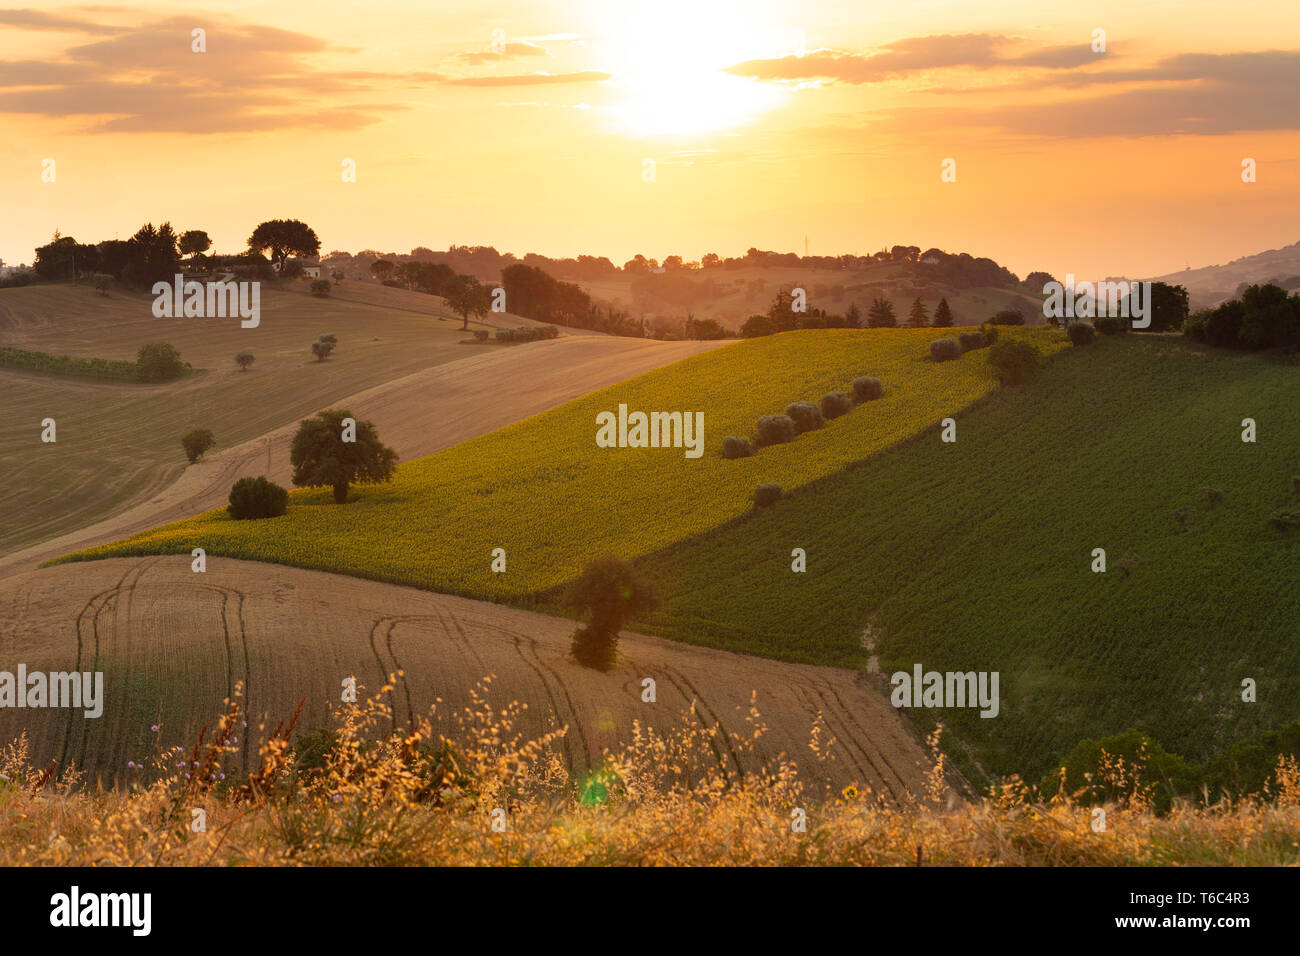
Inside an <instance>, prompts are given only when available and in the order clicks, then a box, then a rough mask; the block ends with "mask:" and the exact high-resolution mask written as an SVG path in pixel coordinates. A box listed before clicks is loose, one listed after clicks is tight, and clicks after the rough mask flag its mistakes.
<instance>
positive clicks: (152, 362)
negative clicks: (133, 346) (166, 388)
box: [135, 342, 185, 382]
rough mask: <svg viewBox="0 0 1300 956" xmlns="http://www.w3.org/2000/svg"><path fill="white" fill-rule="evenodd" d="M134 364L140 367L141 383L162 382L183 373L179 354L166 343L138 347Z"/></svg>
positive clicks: (183, 369)
mask: <svg viewBox="0 0 1300 956" xmlns="http://www.w3.org/2000/svg"><path fill="white" fill-rule="evenodd" d="M135 363H136V365H138V366H139V367H140V380H141V381H143V382H164V381H167V380H169V379H173V378H177V377H179V376H180V374H181V373H182V372H183V371H185V363H184V362H182V361H181V353H180V352H177V351H176V348H175V346H172V345H168V344H167V343H166V342H150V343H149V344H148V345H142V346H140V351H139V352H137V353H136V356H135Z"/></svg>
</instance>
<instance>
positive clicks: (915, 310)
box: [907, 295, 930, 329]
mask: <svg viewBox="0 0 1300 956" xmlns="http://www.w3.org/2000/svg"><path fill="white" fill-rule="evenodd" d="M907 324H908V325H909V326H910V327H912V328H914V329H923V328H925V327H926V326H927V325H929V324H930V316H929V314H928V313H927V312H926V311H925V303H924V302H922V301H921V297H920V296H919V295H918V296H917V297H916V301H914V302H913V303H912V312H911V314H910V315H908V317H907Z"/></svg>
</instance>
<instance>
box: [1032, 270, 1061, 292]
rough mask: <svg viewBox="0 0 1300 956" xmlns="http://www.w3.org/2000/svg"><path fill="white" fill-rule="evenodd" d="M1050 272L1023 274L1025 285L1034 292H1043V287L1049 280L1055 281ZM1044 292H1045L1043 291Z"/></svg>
mask: <svg viewBox="0 0 1300 956" xmlns="http://www.w3.org/2000/svg"><path fill="white" fill-rule="evenodd" d="M1055 281H1056V280H1055V279H1053V278H1052V274H1051V273H1050V272H1031V273H1029V275H1027V276H1025V285H1027V286H1028V287H1029V288H1031V289H1033V290H1034V291H1035V292H1043V287H1044V286H1046V285H1047V284H1048V283H1049V282H1055ZM1044 294H1046V293H1044Z"/></svg>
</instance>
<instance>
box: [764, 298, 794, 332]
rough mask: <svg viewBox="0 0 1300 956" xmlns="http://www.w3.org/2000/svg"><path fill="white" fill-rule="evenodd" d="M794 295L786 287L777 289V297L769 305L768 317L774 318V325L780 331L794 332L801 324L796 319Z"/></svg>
mask: <svg viewBox="0 0 1300 956" xmlns="http://www.w3.org/2000/svg"><path fill="white" fill-rule="evenodd" d="M793 305H794V297H793V296H791V295H790V293H789V292H786V291H785V289H777V290H776V298H775V299H773V300H772V304H771V305H770V306H769V307H768V310H767V317H768V318H769V319H771V320H772V324H773V326H775V327H776V331H778V332H793V331H794V330H795V329H796V328H797V327H798V325H799V323H798V322H797V321H796V319H795V315H794V309H793V308H792V306H793Z"/></svg>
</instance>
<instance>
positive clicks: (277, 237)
mask: <svg viewBox="0 0 1300 956" xmlns="http://www.w3.org/2000/svg"><path fill="white" fill-rule="evenodd" d="M248 248H249V249H251V250H252V251H253V252H264V251H269V252H270V256H271V261H272V262H274V263H279V266H280V271H283V269H284V264H285V263H286V262H287V261H288V260H289V256H291V255H292V256H314V255H318V254H319V253H320V239H318V238H316V233H315V232H314V231H313V230H312V228H311V227H310V226H308V225H307V224H306V223H305V222H300V221H299V220H297V219H271V220H268V221H266V222H264V223H261V224H260V225H259V226H258V227H257V228H256V229H254V230H253V234H252V235H251V236H249V237H248Z"/></svg>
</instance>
